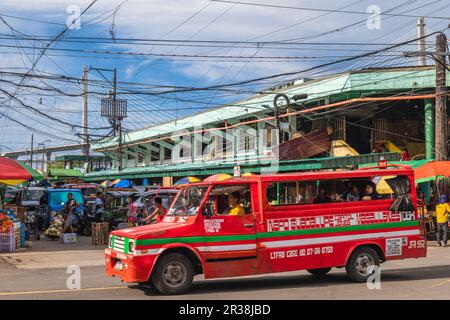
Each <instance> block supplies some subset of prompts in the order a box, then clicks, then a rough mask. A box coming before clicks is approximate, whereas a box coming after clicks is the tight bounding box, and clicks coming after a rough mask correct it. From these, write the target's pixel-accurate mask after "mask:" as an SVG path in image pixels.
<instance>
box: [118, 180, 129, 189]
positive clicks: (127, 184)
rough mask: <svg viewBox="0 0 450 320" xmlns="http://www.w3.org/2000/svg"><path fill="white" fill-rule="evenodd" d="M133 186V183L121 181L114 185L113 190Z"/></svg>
mask: <svg viewBox="0 0 450 320" xmlns="http://www.w3.org/2000/svg"><path fill="white" fill-rule="evenodd" d="M132 186H133V182H131V181H130V180H120V181H119V182H117V183H115V184H114V185H113V188H131V187H132Z"/></svg>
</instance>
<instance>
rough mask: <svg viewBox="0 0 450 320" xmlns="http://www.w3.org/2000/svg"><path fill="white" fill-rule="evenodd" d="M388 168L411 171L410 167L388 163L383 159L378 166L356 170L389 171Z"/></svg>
mask: <svg viewBox="0 0 450 320" xmlns="http://www.w3.org/2000/svg"><path fill="white" fill-rule="evenodd" d="M389 168H397V169H401V170H412V167H411V166H409V165H406V164H400V163H388V162H387V161H386V160H384V159H380V161H379V162H378V164H377V165H376V166H368V167H363V168H359V169H358V170H373V169H389Z"/></svg>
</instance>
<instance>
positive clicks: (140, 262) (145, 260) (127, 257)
mask: <svg viewBox="0 0 450 320" xmlns="http://www.w3.org/2000/svg"><path fill="white" fill-rule="evenodd" d="M155 259H156V255H143V256H135V255H131V254H124V253H120V252H116V251H114V250H111V249H108V248H107V249H105V265H106V274H107V275H109V276H112V277H116V276H117V277H119V278H120V279H121V280H122V281H124V282H132V283H137V282H146V281H148V280H149V277H150V272H151V270H152V267H153V263H154V262H155Z"/></svg>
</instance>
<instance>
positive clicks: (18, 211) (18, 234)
mask: <svg viewBox="0 0 450 320" xmlns="http://www.w3.org/2000/svg"><path fill="white" fill-rule="evenodd" d="M42 179H44V176H43V175H42V174H40V173H39V172H38V171H36V170H34V169H32V168H30V167H28V166H27V165H25V164H24V163H22V162H20V161H16V160H13V159H9V158H4V157H0V185H2V186H17V185H21V184H22V185H27V184H28V182H30V181H33V180H35V181H36V180H42ZM25 189H26V188H23V187H20V188H19V187H7V188H5V189H4V193H3V197H2V208H3V210H1V211H0V252H12V251H14V250H16V249H18V248H21V247H24V246H25V232H26V229H25V228H26V226H25V221H26V216H25V208H24V206H23V205H22V196H23V192H24V190H25Z"/></svg>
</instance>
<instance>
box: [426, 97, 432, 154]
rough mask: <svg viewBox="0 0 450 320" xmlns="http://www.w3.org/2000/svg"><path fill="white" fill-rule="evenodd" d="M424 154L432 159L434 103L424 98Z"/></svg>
mask: <svg viewBox="0 0 450 320" xmlns="http://www.w3.org/2000/svg"><path fill="white" fill-rule="evenodd" d="M424 109H425V110H424V111H425V155H426V159H427V160H431V159H434V103H433V100H431V99H425V108H424Z"/></svg>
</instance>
